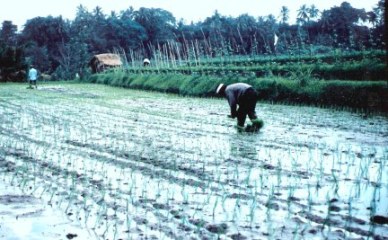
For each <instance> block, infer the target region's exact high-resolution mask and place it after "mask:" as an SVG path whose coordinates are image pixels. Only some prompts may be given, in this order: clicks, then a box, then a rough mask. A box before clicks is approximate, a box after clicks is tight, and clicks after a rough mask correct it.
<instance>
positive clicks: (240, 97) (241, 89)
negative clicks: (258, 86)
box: [216, 83, 263, 132]
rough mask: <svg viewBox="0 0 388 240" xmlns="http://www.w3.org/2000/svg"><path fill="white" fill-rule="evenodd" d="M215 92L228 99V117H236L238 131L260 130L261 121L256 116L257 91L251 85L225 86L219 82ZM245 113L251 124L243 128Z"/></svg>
mask: <svg viewBox="0 0 388 240" xmlns="http://www.w3.org/2000/svg"><path fill="white" fill-rule="evenodd" d="M216 93H217V94H219V95H221V96H224V97H225V98H226V99H227V100H228V103H229V106H230V115H228V117H230V118H236V117H237V129H238V130H239V131H247V132H256V131H258V130H260V128H261V127H262V126H263V121H262V120H261V119H258V118H257V116H256V111H255V108H256V102H257V92H256V90H255V89H253V87H252V86H251V85H249V84H246V83H234V84H230V85H228V86H226V85H225V84H223V83H221V84H220V85H219V86H218V87H217V90H216ZM237 106H238V108H237ZM247 115H248V117H249V119H250V120H251V122H252V125H248V126H247V127H246V128H244V125H245V119H246V117H247Z"/></svg>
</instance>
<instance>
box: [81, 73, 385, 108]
mask: <svg viewBox="0 0 388 240" xmlns="http://www.w3.org/2000/svg"><path fill="white" fill-rule="evenodd" d="M85 81H87V82H90V83H100V84H108V85H112V86H119V87H124V88H133V89H143V90H151V91H158V92H167V93H176V94H180V95H187V96H199V97H216V95H215V89H216V87H217V86H218V84H219V83H225V84H230V83H235V82H246V83H249V84H251V85H252V86H253V87H254V88H255V89H256V90H257V91H258V93H259V100H261V101H269V102H275V103H288V104H295V103H297V104H308V105H316V106H324V107H329V106H336V107H346V108H353V109H361V110H366V111H382V112H387V111H388V84H387V82H386V81H344V80H331V81H324V80H313V79H311V78H309V76H303V73H301V74H300V76H295V79H294V80H293V79H291V78H283V77H267V78H257V77H255V76H248V77H247V76H241V75H238V74H224V75H221V76H209V75H201V74H193V75H185V74H177V73H168V74H156V73H149V74H144V73H142V74H128V73H126V72H124V71H120V70H118V71H111V72H106V73H101V74H96V75H92V76H91V77H89V78H88V79H87V80H85Z"/></svg>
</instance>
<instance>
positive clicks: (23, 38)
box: [0, 0, 386, 81]
mask: <svg viewBox="0 0 388 240" xmlns="http://www.w3.org/2000/svg"><path fill="white" fill-rule="evenodd" d="M289 13H290V11H289V9H288V8H287V7H286V6H283V7H282V8H281V9H279V16H278V17H276V16H274V15H268V16H260V17H253V16H250V15H247V14H242V15H240V16H238V17H231V16H223V15H221V14H220V13H218V12H217V11H216V12H214V14H213V15H212V16H210V17H207V18H206V19H205V20H204V21H200V22H197V23H194V22H191V23H188V24H187V23H185V22H184V21H183V20H177V19H176V18H175V17H174V16H173V14H172V13H170V12H168V11H166V10H163V9H160V8H140V9H138V10H134V9H133V8H132V7H129V8H128V9H126V10H123V11H120V12H119V13H117V12H114V11H112V12H111V13H110V14H105V13H104V12H103V9H101V8H100V7H96V8H95V9H93V10H92V11H88V9H86V8H85V7H84V6H82V5H80V6H79V7H78V8H77V13H76V17H75V19H74V20H68V19H63V18H62V17H61V16H58V17H53V16H47V17H35V18H33V19H29V20H27V22H26V23H25V25H24V28H23V29H22V30H21V31H18V29H17V26H15V25H14V24H13V23H12V21H4V22H3V23H2V26H1V29H0V79H2V80H3V81H7V80H15V78H20V77H21V76H23V74H20V72H21V71H23V70H26V69H27V68H28V67H29V66H30V65H31V64H34V65H35V66H36V67H37V68H38V69H39V70H40V71H41V72H45V73H47V74H50V75H52V76H53V77H54V78H56V79H73V78H74V76H75V74H76V73H86V72H87V71H88V62H89V60H90V59H91V57H92V56H93V55H94V54H99V53H105V52H116V53H120V54H121V55H122V56H123V57H124V58H125V59H126V60H127V62H133V61H138V60H141V59H142V58H145V57H147V58H150V59H151V60H152V59H153V57H155V55H157V54H159V55H163V56H165V57H166V58H170V59H180V60H192V59H198V58H201V57H208V58H211V57H223V56H234V55H241V56H252V55H261V54H266V55H269V54H291V55H292V54H306V53H307V54H308V53H309V54H316V53H325V52H329V51H332V50H333V49H344V50H364V49H379V48H385V44H386V43H385V42H384V39H385V38H384V37H385V36H384V35H385V31H384V29H385V20H384V13H385V8H384V0H379V2H378V3H377V4H376V6H375V7H374V8H373V10H372V11H370V12H366V11H365V10H364V9H357V8H354V7H352V6H351V5H350V4H349V3H348V2H343V3H342V4H341V5H340V6H334V7H332V8H330V9H328V10H323V11H320V10H319V9H317V8H316V7H315V6H314V5H311V6H307V5H302V6H301V7H300V8H299V10H298V13H297V14H298V15H297V21H296V23H295V24H290V23H289ZM363 23H367V24H363ZM18 74H19V75H18Z"/></svg>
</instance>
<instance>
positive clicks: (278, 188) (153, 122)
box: [11, 106, 368, 238]
mask: <svg viewBox="0 0 388 240" xmlns="http://www.w3.org/2000/svg"><path fill="white" fill-rule="evenodd" d="M72 107H74V106H69V107H68V108H67V109H64V110H63V111H60V112H58V111H56V112H52V113H51V114H52V115H53V117H52V119H57V120H56V121H58V122H54V121H53V123H52V127H51V128H49V129H46V130H48V131H49V132H51V134H48V133H47V132H41V133H40V134H35V135H36V136H44V137H45V138H46V137H47V136H51V138H52V139H51V140H50V139H48V140H47V142H49V143H50V142H54V143H57V144H58V145H55V144H54V145H52V146H51V145H49V146H51V148H52V150H51V151H48V153H47V150H46V153H47V155H49V156H50V157H44V156H45V155H44V154H43V153H41V152H43V151H44V150H43V147H42V149H40V148H41V147H39V146H40V145H39V146H38V145H36V146H34V144H30V143H29V142H28V143H27V142H26V143H25V144H24V145H23V147H21V149H29V148H32V149H33V151H28V155H29V156H30V157H31V158H34V159H39V160H40V161H42V162H43V163H42V166H45V165H46V163H45V162H48V163H47V164H48V165H49V164H51V165H53V166H56V169H59V170H60V171H61V172H64V173H71V174H64V175H65V176H67V177H63V176H64V175H61V174H60V175H59V176H60V177H58V178H59V179H56V180H55V182H57V183H58V185H59V186H61V188H62V189H63V191H62V192H66V190H69V189H70V190H71V191H73V194H71V195H69V194H68V195H66V194H65V196H66V197H65V198H64V197H63V196H61V195H59V196H58V198H61V199H62V200H58V201H59V202H61V203H62V202H63V201H64V200H63V199H65V200H67V204H68V205H66V209H67V212H69V213H73V212H76V213H77V214H75V216H83V217H81V219H84V220H85V225H86V226H88V227H90V226H91V225H93V224H94V226H93V227H92V228H95V229H96V232H97V233H98V234H97V235H99V236H100V235H104V236H110V234H111V235H113V236H119V235H120V234H122V233H123V231H124V232H125V231H128V232H127V234H128V235H130V236H136V235H133V234H136V233H137V234H139V232H138V231H136V230H134V229H135V228H134V227H135V226H136V227H137V228H141V229H142V231H144V232H145V233H146V234H153V232H155V233H154V234H162V235H167V236H169V237H172V238H175V237H178V236H179V233H181V232H182V229H183V230H185V231H187V232H189V233H192V234H194V235H195V234H196V235H199V234H202V236H206V235H207V234H215V235H217V234H223V233H225V232H226V231H227V230H228V231H231V232H232V233H236V232H244V231H245V233H244V234H245V235H248V234H252V236H254V235H255V234H260V233H262V234H264V233H265V234H270V235H275V234H276V232H277V231H275V230H276V229H277V228H279V225H281V224H284V219H283V216H286V215H288V216H292V214H290V213H300V211H301V209H305V206H308V207H309V208H308V209H310V211H311V212H312V213H315V212H316V210H315V208H318V207H315V205H314V203H315V201H316V198H317V196H318V195H319V194H318V193H320V194H321V195H322V193H323V195H326V196H325V197H326V200H329V199H330V201H331V200H332V199H333V198H332V197H331V196H330V195H331V194H332V193H331V192H330V190H328V189H336V187H331V186H333V185H331V184H330V183H328V182H330V181H326V180H325V177H326V178H327V179H330V178H334V176H336V177H335V179H338V176H337V175H334V176H332V175H328V173H327V169H326V168H325V167H324V166H326V162H327V158H329V155H328V156H327V157H322V156H325V154H322V152H320V150H317V149H316V151H317V152H316V153H315V152H314V153H312V152H310V151H307V150H306V149H302V148H299V147H296V148H289V147H285V149H282V150H278V148H271V147H270V146H268V147H266V148H264V150H263V151H260V152H259V155H256V152H257V151H256V150H257V149H256V148H255V147H253V148H252V149H253V150H250V151H249V152H250V154H249V155H250V157H249V158H246V157H244V155H245V154H243V153H239V151H238V150H231V151H230V152H228V151H227V152H224V151H220V149H225V148H226V149H227V148H228V146H229V144H230V141H231V140H230V139H229V137H228V134H225V132H223V131H225V129H224V128H221V129H220V128H218V127H216V126H214V124H213V123H211V122H208V121H203V120H202V121H201V120H200V119H199V117H198V119H197V118H196V119H193V121H194V120H198V121H197V123H196V124H195V125H190V124H189V125H187V126H185V125H184V124H183V123H185V122H186V123H187V119H179V118H178V119H177V120H175V119H172V118H171V117H167V116H165V114H161V116H157V115H149V114H147V113H146V111H143V112H142V111H141V110H139V111H138V112H135V113H133V112H129V111H123V110H122V109H120V110H116V111H114V110H113V112H112V109H108V108H103V107H102V108H100V109H95V110H96V111H95V112H96V113H97V116H98V117H95V118H93V119H91V118H90V117H88V116H84V115H80V116H79V118H75V119H73V118H72V117H71V116H72V114H73V113H74V114H75V112H72V110H71V109H72ZM86 108H87V107H85V109H86ZM57 110H58V109H57ZM45 112H46V113H47V109H46V111H45ZM65 113H66V114H65ZM175 117H176V116H175ZM178 117H179V116H178ZM138 118H139V119H145V120H143V121H141V122H140V123H139V122H135V121H133V119H138ZM39 119H40V116H36V119H34V120H33V121H31V122H38V123H39ZM60 119H63V122H62V121H61V120H60ZM126 119H129V120H126ZM24 122H25V124H27V125H29V121H27V123H26V121H24ZM112 123H115V124H116V126H112ZM31 124H32V123H31ZM46 124H47V122H46ZM182 126H185V127H184V128H183V129H181V130H180V131H177V130H176V129H179V127H181V128H182ZM16 127H17V126H16ZM107 129H111V131H107ZM128 129H131V131H130V133H128ZM149 129H154V131H149ZM202 129H204V130H202ZM174 130H175V133H174ZM38 131H39V130H38ZM54 132H55V133H54ZM106 132H109V133H110V134H108V135H107V134H106ZM211 132H215V134H216V136H214V134H213V136H212V135H211V134H210V136H208V135H209V133H211ZM171 133H172V134H171ZM182 135H183V136H182ZM145 136H147V137H145ZM214 137H221V140H218V141H217V142H216V143H215V144H214V142H212V143H213V146H212V145H210V144H209V142H211V141H214ZM247 140H249V139H245V138H244V137H242V138H240V139H238V140H237V141H242V142H243V143H245V141H247ZM18 141H19V140H17V142H18ZM63 143H66V144H65V145H63ZM64 146H66V147H64ZM19 148H20V147H19ZM11 149H12V148H11ZM45 149H47V146H46V148H45ZM49 149H50V148H49ZM156 149H158V152H156ZM313 149H314V148H313ZM63 150H64V151H63ZM291 151H294V152H295V153H296V156H294V160H293V161H291V162H292V165H291V166H286V165H284V164H285V163H284V161H281V160H283V159H287V156H289V155H287V154H290V155H293V154H291ZM304 155H307V156H304ZM316 155H317V156H320V157H321V158H318V159H315V156H316ZM39 156H43V157H39ZM345 156H347V155H346V154H345ZM305 158H307V159H309V161H308V162H309V163H310V164H312V166H311V165H310V166H308V167H307V169H306V174H307V177H309V176H310V174H312V176H314V174H316V173H315V172H314V171H315V169H316V168H317V166H320V167H321V169H320V171H319V172H318V173H320V174H318V175H316V176H317V177H316V182H318V181H320V183H319V184H318V183H317V184H316V186H322V189H323V190H320V189H321V188H318V190H319V191H318V190H316V192H314V191H313V190H312V187H310V185H311V184H307V183H306V182H308V183H310V182H311V179H310V178H308V179H305V177H306V174H292V173H294V172H297V170H296V169H297V168H298V167H300V164H301V163H300V161H301V159H305ZM41 159H42V160H41ZM46 159H47V160H46ZM54 159H55V160H54ZM356 160H357V159H356ZM356 160H355V161H356ZM341 161H342V160H341V158H340V157H338V158H337V157H333V162H334V163H336V162H341ZM31 163H32V162H31ZM314 163H315V165H314ZM27 165H28V164H27ZM339 165H341V164H339ZM355 165H356V166H357V165H358V164H357V162H356V163H355ZM23 169H28V167H24V168H23ZM51 169H53V168H51ZM363 169H365V167H364V168H363ZM366 169H368V168H366ZM23 171H25V172H28V171H29V170H23ZM364 171H366V170H364ZM48 172H50V171H48ZM329 172H330V171H329ZM349 172H352V171H351V170H349ZM48 175H49V174H48ZM128 176H130V177H128ZM361 177H363V175H361ZM288 179H291V180H288ZM350 179H351V178H350ZM61 180H62V181H61ZM284 182H286V183H289V184H288V185H287V184H284ZM313 182H314V181H313ZM76 184H77V185H76ZM325 184H327V185H325ZM360 184H361V182H360ZM300 186H305V187H304V188H306V186H307V188H308V189H309V191H308V193H309V194H308V196H306V197H300V200H299V201H300V202H303V201H306V202H307V203H305V204H304V205H303V203H302V204H298V203H296V204H290V201H288V200H292V199H293V197H294V195H295V192H297V191H298V190H300V191H302V192H305V191H303V187H302V188H300ZM311 186H313V185H311ZM77 187H78V188H79V189H78V190H77ZM325 187H327V189H326V190H325ZM59 188H60V187H58V186H57V187H56V189H59ZM299 188H300V189H299ZM93 189H96V190H93ZM310 190H311V191H310ZM314 190H315V188H314ZM55 191H58V192H61V191H60V190H55ZM88 192H89V193H88ZM337 192H338V190H337ZM325 193H326V194H325ZM51 195H52V194H51ZM54 196H55V194H54ZM76 196H77V198H80V199H79V201H77V200H75V198H76ZM285 196H287V198H285V199H283V197H285ZM80 201H83V202H84V206H87V207H83V208H82V207H80V206H81V205H80V203H79V202H80ZM319 201H322V197H320V198H318V202H319ZM51 202H52V201H51ZM77 202H78V203H77ZM326 203H327V202H326V201H324V204H323V205H325V204H326ZM85 209H87V210H85ZM125 209H127V210H125ZM232 209H233V210H232ZM333 209H335V208H328V210H327V211H328V213H329V212H332V210H333ZM70 211H71V212H70ZM317 211H318V210H317ZM263 212H265V213H266V214H263ZM274 212H275V213H276V214H274ZM318 212H319V211H318ZM323 215H324V214H323ZM72 216H74V215H72ZM90 216H95V217H92V218H91V217H90ZM144 216H146V217H144ZM299 216H300V217H301V218H302V219H304V220H306V219H307V220H309V221H311V223H309V224H317V222H318V223H320V222H319V220H317V219H316V218H312V217H307V218H306V216H310V215H307V214H306V213H300V214H299ZM78 219H79V218H78ZM314 220H315V222H314ZM263 221H265V222H266V223H267V226H266V228H265V230H264V233H263V227H262V225H261V223H262V222H263ZM230 222H232V224H230ZM124 223H126V225H125V224H124ZM213 223H215V224H213ZM248 223H249V224H248ZM301 225H302V224H296V225H295V226H294V227H292V228H293V229H294V228H295V229H299V228H300V229H299V230H300V231H294V233H295V234H298V233H299V234H301V232H302V231H303V229H302V228H303V226H301ZM328 225H330V224H328ZM158 226H159V228H158ZM169 226H171V227H170V228H169ZM176 226H179V227H180V228H176ZM246 226H249V229H248V230H247V229H246ZM98 227H99V228H98ZM123 228H124V229H123ZM167 229H168V230H167ZM174 229H175V230H176V232H175V233H174ZM177 229H178V230H177ZM159 236H161V235H159Z"/></svg>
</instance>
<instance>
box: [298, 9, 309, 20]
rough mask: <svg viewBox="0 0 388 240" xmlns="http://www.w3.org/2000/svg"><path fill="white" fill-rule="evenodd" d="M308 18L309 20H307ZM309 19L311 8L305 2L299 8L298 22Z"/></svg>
mask: <svg viewBox="0 0 388 240" xmlns="http://www.w3.org/2000/svg"><path fill="white" fill-rule="evenodd" d="M306 20H307V21H306ZM308 21H309V8H308V7H307V6H306V4H303V5H302V6H301V7H300V8H299V9H298V18H297V22H298V23H305V22H308Z"/></svg>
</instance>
